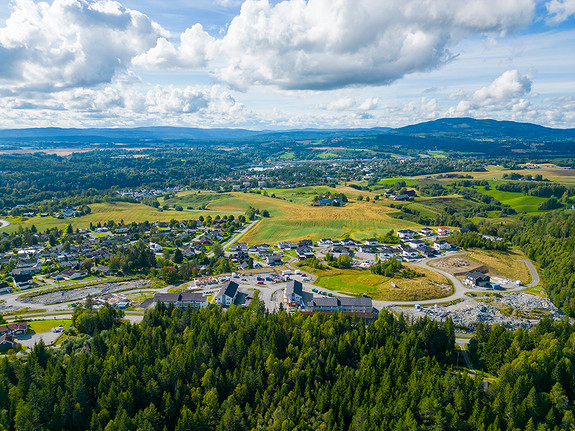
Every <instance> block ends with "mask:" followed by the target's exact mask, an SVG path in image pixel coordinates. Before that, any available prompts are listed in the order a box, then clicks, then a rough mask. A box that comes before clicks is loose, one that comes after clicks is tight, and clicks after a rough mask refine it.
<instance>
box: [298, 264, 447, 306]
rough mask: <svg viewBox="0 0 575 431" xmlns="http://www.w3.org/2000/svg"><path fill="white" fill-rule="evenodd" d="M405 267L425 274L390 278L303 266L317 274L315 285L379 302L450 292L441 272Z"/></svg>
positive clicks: (440, 295) (366, 273) (440, 296)
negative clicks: (368, 297)
mask: <svg viewBox="0 0 575 431" xmlns="http://www.w3.org/2000/svg"><path fill="white" fill-rule="evenodd" d="M405 266H406V267H408V268H411V269H413V270H415V271H417V272H419V273H423V274H425V276H424V277H416V278H389V277H384V276H382V275H377V274H372V273H371V272H370V271H364V270H355V269H335V268H329V269H326V270H316V269H311V268H307V267H306V268H305V270H307V271H308V272H311V273H312V274H314V275H316V276H317V277H318V279H317V280H316V282H315V283H314V284H316V285H317V286H319V287H323V288H325V289H329V290H333V291H336V292H341V293H345V294H351V295H355V296H360V295H362V294H363V293H367V294H368V295H369V296H370V297H371V298H373V299H376V300H380V301H421V300H426V299H435V298H442V297H445V296H449V295H450V294H451V293H453V289H452V287H451V284H450V282H449V280H448V279H447V278H446V277H444V276H443V275H441V274H438V273H437V272H435V271H433V270H431V269H428V268H422V267H419V266H414V265H405ZM392 283H393V284H394V285H395V287H394V286H393V285H392Z"/></svg>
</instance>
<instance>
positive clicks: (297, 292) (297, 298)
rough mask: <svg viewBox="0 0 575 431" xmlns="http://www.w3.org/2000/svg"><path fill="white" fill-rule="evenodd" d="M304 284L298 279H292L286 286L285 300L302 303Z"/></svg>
mask: <svg viewBox="0 0 575 431" xmlns="http://www.w3.org/2000/svg"><path fill="white" fill-rule="evenodd" d="M302 292H303V286H302V284H301V282H299V281H297V280H290V281H289V282H288V284H287V286H286V290H285V294H284V300H285V302H286V303H288V304H290V303H296V304H300V303H301V300H302V298H303V294H302Z"/></svg>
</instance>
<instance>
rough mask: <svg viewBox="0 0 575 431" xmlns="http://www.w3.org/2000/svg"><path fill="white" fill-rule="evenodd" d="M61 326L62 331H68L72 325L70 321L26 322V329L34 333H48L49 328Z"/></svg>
mask: <svg viewBox="0 0 575 431" xmlns="http://www.w3.org/2000/svg"><path fill="white" fill-rule="evenodd" d="M60 325H62V326H63V327H64V329H68V328H69V327H70V326H71V325H72V320H70V319H49V320H34V321H30V322H28V328H29V329H31V330H32V331H34V332H35V333H37V334H38V333H41V332H49V331H50V328H54V327H56V326H60Z"/></svg>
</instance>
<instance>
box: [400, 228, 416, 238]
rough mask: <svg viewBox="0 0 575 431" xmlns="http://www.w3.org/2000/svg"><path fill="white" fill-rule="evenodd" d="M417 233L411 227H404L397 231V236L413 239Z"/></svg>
mask: <svg viewBox="0 0 575 431" xmlns="http://www.w3.org/2000/svg"><path fill="white" fill-rule="evenodd" d="M415 235H417V233H416V232H414V231H412V230H411V229H403V230H398V231H397V236H398V237H400V238H401V239H412V238H414V237H415Z"/></svg>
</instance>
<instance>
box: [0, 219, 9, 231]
mask: <svg viewBox="0 0 575 431" xmlns="http://www.w3.org/2000/svg"><path fill="white" fill-rule="evenodd" d="M11 224H12V222H9V221H8V220H4V219H0V229H2V228H4V227H8V226H10V225H11Z"/></svg>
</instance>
